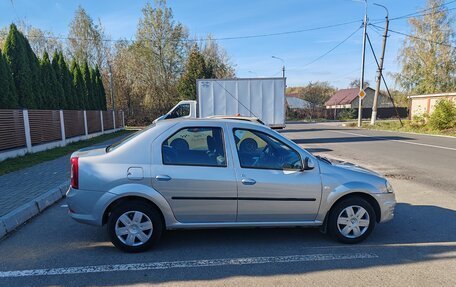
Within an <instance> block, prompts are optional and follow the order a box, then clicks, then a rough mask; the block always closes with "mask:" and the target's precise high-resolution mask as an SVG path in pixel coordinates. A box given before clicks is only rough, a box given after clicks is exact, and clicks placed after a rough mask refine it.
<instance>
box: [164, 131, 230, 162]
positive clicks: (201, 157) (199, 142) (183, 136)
mask: <svg viewBox="0 0 456 287" xmlns="http://www.w3.org/2000/svg"><path fill="white" fill-rule="evenodd" d="M162 159H163V164H165V165H193V166H215V167H226V153H225V144H224V139H223V130H222V129H221V128H218V127H188V128H183V129H180V130H179V131H177V132H176V133H174V134H173V135H172V136H170V137H169V138H168V139H166V140H165V141H164V142H163V143H162Z"/></svg>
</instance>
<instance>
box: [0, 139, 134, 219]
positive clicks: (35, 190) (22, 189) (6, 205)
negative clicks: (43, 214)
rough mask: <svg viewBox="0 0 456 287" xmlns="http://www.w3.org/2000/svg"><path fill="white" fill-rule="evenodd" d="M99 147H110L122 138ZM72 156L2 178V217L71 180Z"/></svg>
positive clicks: (0, 186) (0, 201)
mask: <svg viewBox="0 0 456 287" xmlns="http://www.w3.org/2000/svg"><path fill="white" fill-rule="evenodd" d="M125 136H127V135H123V136H120V137H116V138H113V139H110V140H108V141H105V142H102V143H98V144H96V145H97V146H98V145H108V144H111V143H113V142H116V141H118V140H119V139H121V138H122V137H125ZM70 155H71V154H68V155H65V156H62V157H59V158H56V159H54V160H51V161H46V162H43V163H40V164H37V165H34V166H31V167H28V168H25V169H22V170H18V171H15V172H11V173H7V174H5V175H2V176H0V216H2V215H5V214H7V213H8V212H10V211H12V210H14V209H15V208H17V207H19V206H21V205H23V204H25V203H27V202H29V201H31V200H33V199H35V198H36V197H38V196H40V195H41V194H43V193H45V192H46V191H48V190H50V189H52V188H54V187H57V186H58V185H60V184H62V183H64V182H65V181H68V180H69V179H70Z"/></svg>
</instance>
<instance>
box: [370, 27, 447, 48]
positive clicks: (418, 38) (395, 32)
mask: <svg viewBox="0 0 456 287" xmlns="http://www.w3.org/2000/svg"><path fill="white" fill-rule="evenodd" d="M369 25H371V26H374V27H377V28H381V27H379V26H377V25H374V24H369ZM388 31H389V32H391V33H394V34H398V35H402V36H406V37H410V38H413V39H417V40H420V41H425V42H428V43H433V44H437V45H442V46H446V47H449V48H452V49H456V47H454V46H452V45H450V44H446V43H443V42H436V41H432V40H429V39H425V38H421V37H417V36H414V35H410V34H407V33H403V32H399V31H394V30H391V29H388Z"/></svg>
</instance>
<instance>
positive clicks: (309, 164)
mask: <svg viewBox="0 0 456 287" xmlns="http://www.w3.org/2000/svg"><path fill="white" fill-rule="evenodd" d="M314 168H315V164H314V162H313V160H312V159H311V158H310V157H308V156H306V158H305V159H304V160H303V162H302V169H303V170H311V169H314Z"/></svg>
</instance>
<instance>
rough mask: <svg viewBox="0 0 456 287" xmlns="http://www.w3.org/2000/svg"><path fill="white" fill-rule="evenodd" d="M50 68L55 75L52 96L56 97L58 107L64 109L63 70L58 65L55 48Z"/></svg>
mask: <svg viewBox="0 0 456 287" xmlns="http://www.w3.org/2000/svg"><path fill="white" fill-rule="evenodd" d="M51 64H52V69H53V72H54V76H55V89H54V97H55V98H56V99H57V102H58V108H59V109H65V108H66V106H67V105H66V96H65V91H64V89H63V86H64V77H63V72H62V71H61V70H60V66H59V53H58V52H57V50H55V51H54V54H53V55H52V62H51Z"/></svg>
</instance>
